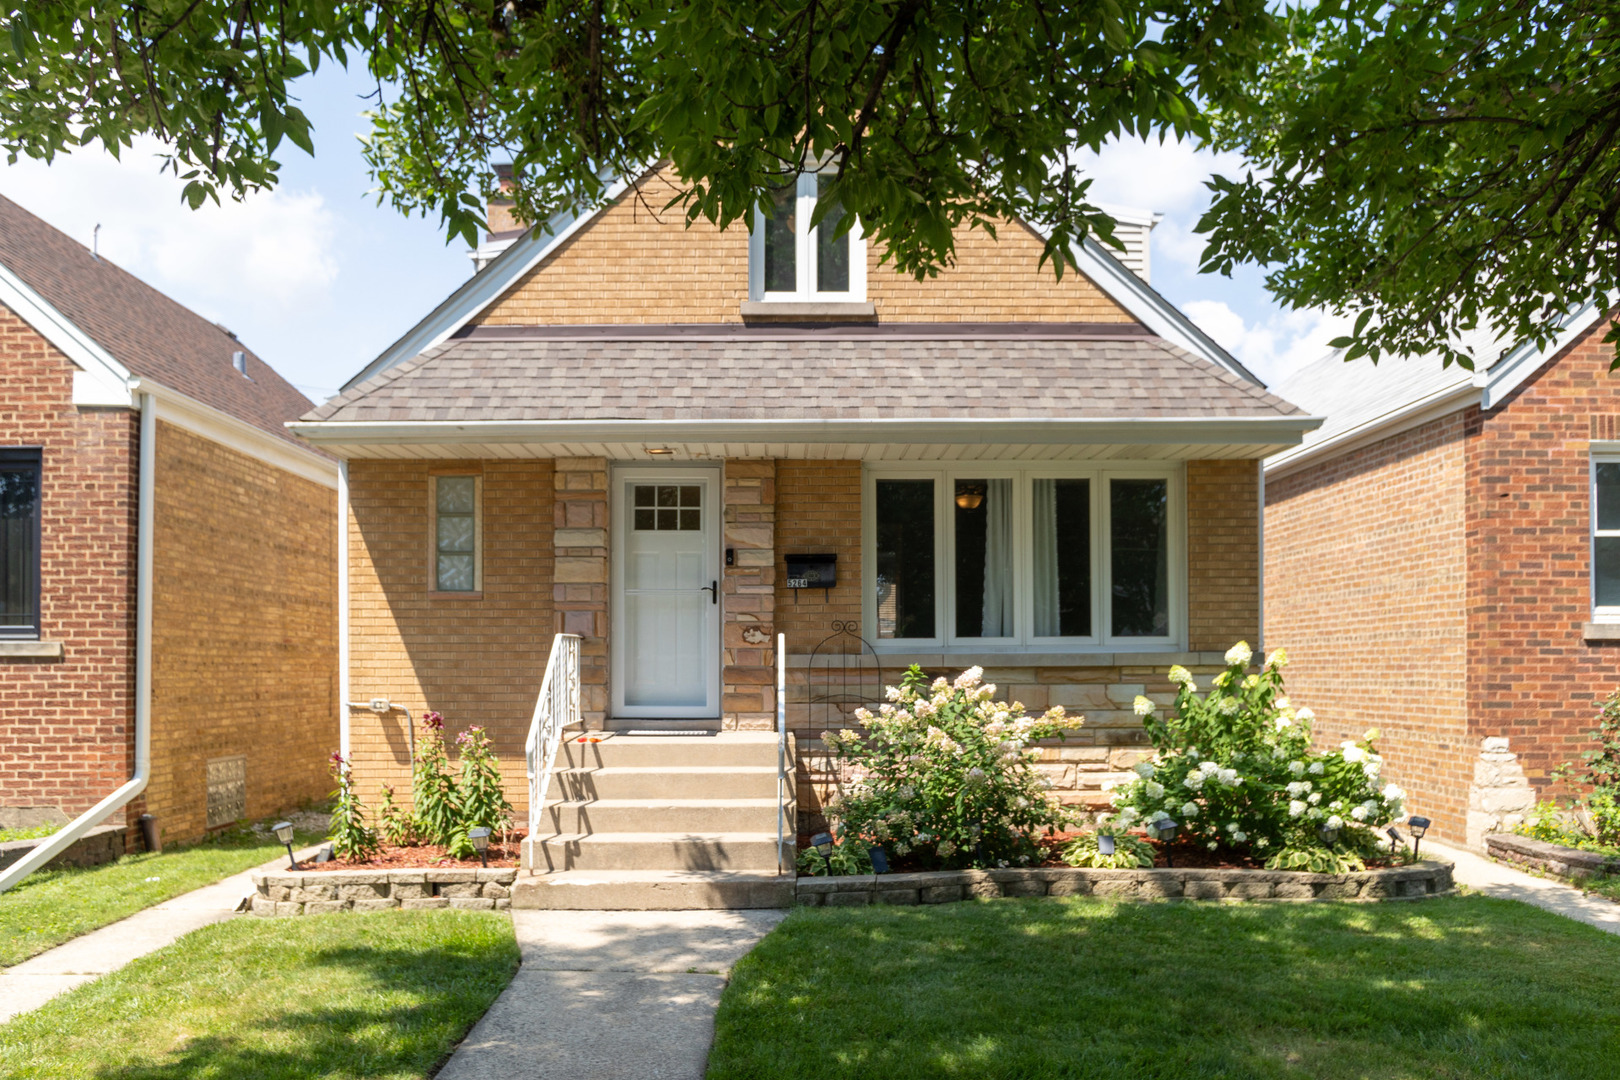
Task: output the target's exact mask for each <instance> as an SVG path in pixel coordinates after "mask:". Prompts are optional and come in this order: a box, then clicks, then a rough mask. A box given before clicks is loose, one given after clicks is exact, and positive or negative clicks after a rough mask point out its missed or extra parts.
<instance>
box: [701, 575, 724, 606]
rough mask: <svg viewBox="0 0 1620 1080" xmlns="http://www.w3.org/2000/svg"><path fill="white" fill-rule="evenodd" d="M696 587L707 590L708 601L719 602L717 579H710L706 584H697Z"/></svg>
mask: <svg viewBox="0 0 1620 1080" xmlns="http://www.w3.org/2000/svg"><path fill="white" fill-rule="evenodd" d="M698 588H700V589H706V590H707V591H708V593H709V603H711V604H718V603H719V602H720V583H719V582H718V581H711V582H709V583H708V584H707V585H699V586H698Z"/></svg>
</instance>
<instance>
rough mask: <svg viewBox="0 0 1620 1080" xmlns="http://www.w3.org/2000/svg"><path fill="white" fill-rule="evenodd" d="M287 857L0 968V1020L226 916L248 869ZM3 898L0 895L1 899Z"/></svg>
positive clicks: (248, 880) (247, 881) (246, 887)
mask: <svg viewBox="0 0 1620 1080" xmlns="http://www.w3.org/2000/svg"><path fill="white" fill-rule="evenodd" d="M318 850H320V849H319V848H318V847H312V848H309V849H307V850H305V851H300V852H299V853H298V857H299V858H300V859H306V858H314V856H315V852H316V851H318ZM286 862H287V859H286V856H285V855H283V856H282V857H280V858H278V859H276V860H274V861H272V862H268V863H265V864H264V865H262V866H257V867H254V868H253V869H251V870H244V871H243V872H241V873H240V874H232V875H231V876H230V877H228V878H224V879H222V880H220V881H217V882H215V883H214V884H212V885H206V886H204V887H203V888H201V889H194V890H192V891H191V892H188V893H184V894H182V895H180V896H176V897H174V898H173V899H172V900H165V901H163V902H162V903H160V904H156V905H154V906H152V907H149V908H147V909H146V910H144V911H141V912H137V913H136V914H134V915H131V916H130V917H129V918H127V919H121V920H120V921H118V922H115V923H113V924H111V925H110V926H103V927H102V928H101V929H100V930H95V931H92V932H91V933H88V934H85V935H84V936H82V937H77V938H74V939H73V940H72V941H69V942H68V943H67V944H65V945H58V946H57V947H56V948H54V949H51V950H50V951H48V952H43V953H40V954H39V955H38V956H35V957H32V958H31V959H28V960H24V961H23V962H22V963H20V964H17V965H15V966H14V967H9V968H6V969H5V970H4V971H0V1024H3V1023H5V1022H6V1021H7V1020H10V1019H11V1018H12V1017H14V1016H17V1015H19V1014H20V1013H25V1012H30V1011H32V1010H34V1009H37V1008H39V1007H40V1006H41V1005H43V1004H45V1003H46V1002H47V1001H49V1000H51V998H53V997H55V996H56V995H57V994H61V993H65V992H66V991H68V990H71V989H73V988H74V987H75V986H79V985H81V984H83V983H87V982H89V981H90V980H91V979H95V978H99V977H100V976H102V975H105V974H107V973H108V972H112V971H117V970H118V969H119V968H121V967H123V966H124V965H125V964H127V963H129V962H130V961H131V960H134V959H136V958H137V957H141V956H145V955H146V954H147V953H149V952H153V951H155V950H157V949H161V948H163V946H165V945H167V944H169V943H170V942H172V941H174V940H175V939H176V938H178V937H180V936H182V935H184V934H189V933H191V932H192V931H193V930H196V929H198V928H200V927H204V926H207V925H209V924H210V923H216V922H220V921H222V920H224V919H228V918H230V917H231V914H232V913H233V912H235V910H236V905H237V904H238V903H239V902H240V901H241V899H242V897H243V896H245V895H246V894H248V893H250V892H252V891H253V882H252V876H253V874H254V873H256V872H258V871H260V870H268V869H275V868H277V867H281V866H285V865H286ZM4 902H5V901H4V899H3V898H0V903H4Z"/></svg>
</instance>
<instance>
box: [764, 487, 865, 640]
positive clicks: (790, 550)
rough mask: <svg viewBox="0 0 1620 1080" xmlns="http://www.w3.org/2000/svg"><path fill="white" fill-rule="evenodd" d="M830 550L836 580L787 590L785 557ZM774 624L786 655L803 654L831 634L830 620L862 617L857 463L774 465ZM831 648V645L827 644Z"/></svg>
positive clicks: (844, 620) (857, 620) (859, 496)
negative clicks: (829, 584) (781, 635)
mask: <svg viewBox="0 0 1620 1080" xmlns="http://www.w3.org/2000/svg"><path fill="white" fill-rule="evenodd" d="M823 552H831V553H832V554H834V555H837V556H838V584H837V585H836V586H834V587H833V588H831V589H829V590H826V591H825V592H823V590H821V589H789V588H787V587H786V585H785V583H784V579H783V577H782V576H781V574H780V570H781V569H782V558H783V556H786V555H814V554H820V553H823ZM776 564H777V569H778V572H779V573H778V576H777V579H776V628H777V630H779V631H780V632H782V633H784V634H786V635H787V646H788V653H789V655H792V654H794V653H808V652H810V651H811V650H813V649H814V648H815V647H816V646H817V645H818V644H819V643H820V642H821V641H822V639H824V638H826V637H827V636H829V635H830V634H832V633H833V627H832V624H833V623H834V622H853V623H854V624H855V626H856V629H857V632H858V631H859V628H860V621H861V463H860V462H859V461H778V462H777V463H776ZM829 647H831V646H829Z"/></svg>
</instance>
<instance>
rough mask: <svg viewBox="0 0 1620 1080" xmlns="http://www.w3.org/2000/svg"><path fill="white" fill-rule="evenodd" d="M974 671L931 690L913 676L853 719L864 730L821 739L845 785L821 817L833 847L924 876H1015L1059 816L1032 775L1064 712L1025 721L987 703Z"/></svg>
mask: <svg viewBox="0 0 1620 1080" xmlns="http://www.w3.org/2000/svg"><path fill="white" fill-rule="evenodd" d="M983 676H984V670H983V669H982V668H978V667H974V668H969V669H968V670H967V671H964V672H963V673H962V674H961V675H960V676H958V677H957V678H956V680H955V681H954V682H953V681H948V680H946V679H945V678H943V677H941V678H939V679H936V680H934V682H933V683H932V684H930V683H929V682H928V680H927V677H926V676H925V675H924V674H923V672H922V669H921V668H918V667H916V666H915V665H914V666H912V667H911V668H910V669H909V670H908V671H907V672H906V675H905V679H904V680H903V681H902V683H901V685H900V686H898V687H892V686H891V687H889V688H888V690H887V694H886V696H887V697H888V701H887V702H886V703H885V704H883V705H882V706H880V707H879V708H878V710H877V711H876V712H872V711H870V710H868V709H864V708H863V709H857V710H856V711H855V716H856V718H857V719H858V720H860V721H861V724H862V726H863V728H864V730H862V731H857V730H854V729H850V728H845V729H844V730H842V731H839V732H830V731H828V732H823V733H822V736H821V737H822V739H823V741H824V742H825V743H826V744H827V748H828V749H829V750H830V751H831V752H832V753H834V754H836V755H837V756H838V757H839V758H840V761H841V763H842V764H844V765H847V766H848V771H849V773H850V774H852V775H853V777H854V780H853V782H852V783H851V784H849V785H848V786H847V787H846V788H844V790H842V791H841V792H840V793H839V794H838V796H837V797H836V799H835V800H834V801H833V802H832V804H831V805H830V806H829V807H828V809H827V814H828V817H829V818H831V819H832V820H833V822H834V827H835V835H837V836H838V838H839V844H840V846H841V847H842V846H846V845H856V846H857V847H859V846H873V847H876V846H881V847H883V848H884V849H885V850H886V851H887V852H888V853H889V854H890V855H892V856H895V857H899V858H907V857H909V858H910V859H911V860H912V861H915V862H917V863H919V864H921V865H922V866H925V867H930V868H933V867H938V868H944V869H956V868H961V867H968V866H975V867H987V866H988V867H994V866H1008V865H1024V864H1027V863H1029V862H1030V861H1031V860H1033V859H1035V858H1036V857H1037V854H1038V851H1037V848H1036V844H1035V835H1036V834H1037V833H1038V832H1039V831H1041V830H1043V829H1046V828H1049V827H1054V826H1058V825H1061V824H1063V823H1065V822H1066V821H1067V820H1068V815H1067V812H1066V811H1065V810H1064V809H1063V808H1062V807H1060V806H1058V805H1057V804H1056V803H1054V802H1053V801H1052V800H1051V799H1050V798H1049V797H1048V796H1047V793H1046V786H1047V785H1046V782H1045V780H1044V778H1042V777H1041V776H1040V775H1038V774H1037V773H1036V772H1035V770H1034V769H1033V768H1032V767H1031V765H1032V764H1033V762H1035V761H1036V760H1037V759H1038V758H1039V757H1040V751H1039V750H1038V749H1035V748H1034V743H1036V742H1037V741H1038V740H1041V739H1046V738H1051V737H1054V736H1059V735H1061V733H1062V729H1063V728H1064V727H1068V728H1073V727H1075V726H1076V722H1075V721H1072V720H1070V721H1065V718H1064V713H1063V709H1062V707H1057V708H1053V709H1050V710H1048V711H1047V712H1046V713H1044V714H1042V715H1041V716H1038V717H1035V716H1028V715H1026V714H1025V712H1024V707H1023V705H1021V704H1019V703H1018V702H1016V701H1015V702H1012V703H1011V704H1008V703H1006V702H1002V701H997V700H996V687H995V684H994V683H986V682H984V681H983Z"/></svg>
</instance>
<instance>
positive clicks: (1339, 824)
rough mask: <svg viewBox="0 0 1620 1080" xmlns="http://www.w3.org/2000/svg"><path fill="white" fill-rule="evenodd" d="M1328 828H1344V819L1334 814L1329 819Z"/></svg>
mask: <svg viewBox="0 0 1620 1080" xmlns="http://www.w3.org/2000/svg"><path fill="white" fill-rule="evenodd" d="M1327 827H1328V828H1330V829H1342V828H1344V819H1343V818H1342V817H1340V816H1339V815H1338V814H1334V815H1333V816H1332V817H1330V818H1328V819H1327Z"/></svg>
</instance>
